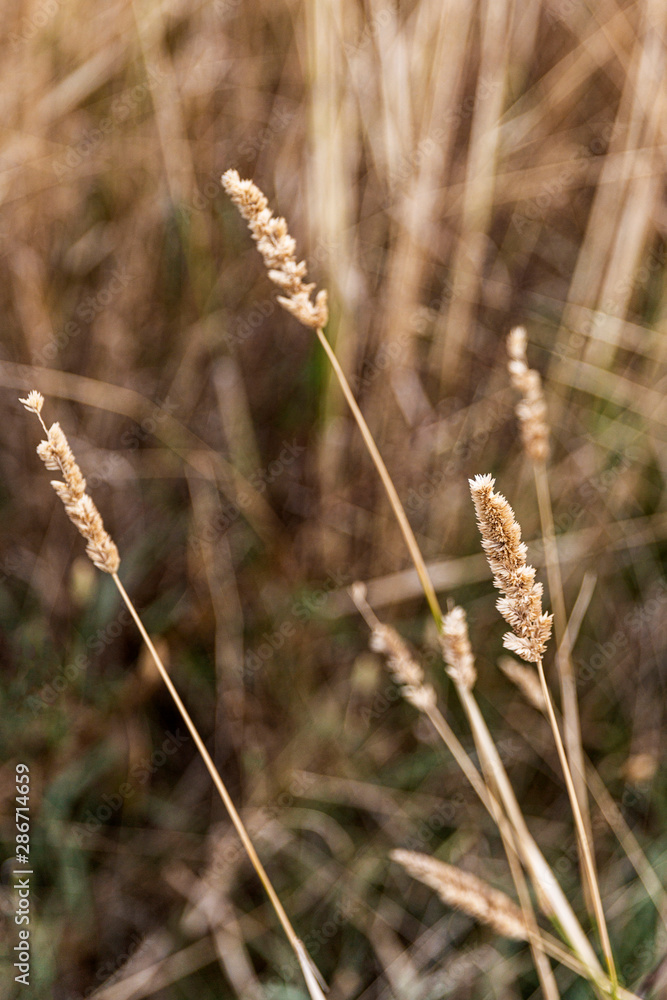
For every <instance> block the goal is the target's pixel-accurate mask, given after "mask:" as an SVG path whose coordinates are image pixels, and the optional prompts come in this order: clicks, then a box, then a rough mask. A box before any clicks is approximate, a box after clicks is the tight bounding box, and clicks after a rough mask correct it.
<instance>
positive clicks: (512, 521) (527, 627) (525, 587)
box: [469, 476, 552, 663]
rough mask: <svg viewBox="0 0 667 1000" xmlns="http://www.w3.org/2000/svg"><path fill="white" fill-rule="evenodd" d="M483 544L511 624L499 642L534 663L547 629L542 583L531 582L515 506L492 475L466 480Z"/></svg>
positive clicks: (503, 612) (503, 611)
mask: <svg viewBox="0 0 667 1000" xmlns="http://www.w3.org/2000/svg"><path fill="white" fill-rule="evenodd" d="M469 483H470V492H471V493H472V499H473V503H474V504H475V511H476V513H477V523H478V525H479V530H480V532H481V535H482V548H483V549H484V551H485V552H486V558H487V560H488V562H489V566H490V567H491V572H492V573H493V582H494V585H495V586H496V587H497V588H498V590H500V591H501V593H502V594H503V595H504V596H503V597H501V598H499V599H498V602H497V605H496V606H497V608H498V611H499V612H500V613H501V615H502V616H503V618H504V619H505V621H506V622H507V623H508V625H510V626H511V627H512V629H513V632H508V633H506V634H505V636H504V637H503V645H504V646H505V648H506V649H509V650H511V651H512V652H514V653H516V654H517V656H520V657H521V658H522V659H523V660H529V661H531V662H533V663H537V661H538V660H539V659H540V658H541V656H542V654H543V653H544V650H545V649H546V644H547V641H548V639H549V636H550V635H551V618H552V616H551V615H549V614H544V613H543V612H542V584H541V583H535V582H534V581H535V570H534V568H533V567H532V566H528V565H527V564H526V546H525V544H524V543H523V542H522V541H521V528H520V527H519V525H518V524H517V521H516V518H515V516H514V511H513V510H512V508H511V507H510V505H509V503H508V502H507V500H506V499H505V497H504V496H503V495H502V494H501V493H494V492H493V487H494V485H495V480H494V479H493V478H492V477H491V476H475V478H474V479H470V480H469Z"/></svg>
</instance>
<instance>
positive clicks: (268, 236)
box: [223, 171, 602, 982]
mask: <svg viewBox="0 0 667 1000" xmlns="http://www.w3.org/2000/svg"><path fill="white" fill-rule="evenodd" d="M223 186H224V187H225V190H226V191H227V193H228V194H229V196H230V197H231V198H232V200H233V201H234V202H235V203H236V204H237V206H238V208H239V210H240V211H241V214H242V215H243V216H244V218H246V219H247V221H248V222H249V226H250V230H251V233H252V235H253V238H255V240H256V241H257V243H258V246H259V243H260V239H264V244H263V246H264V248H267V247H268V246H270V243H271V240H272V239H274V236H273V233H272V231H271V229H270V228H267V226H268V224H269V222H270V220H271V218H272V216H271V213H270V211H269V209H268V205H267V203H266V199H265V197H264V195H263V194H262V192H261V191H259V189H258V188H256V186H255V185H254V184H252V182H251V181H241V179H240V178H239V175H238V173H237V172H236V171H227V173H226V174H224V175H223ZM251 191H252V193H250V192H251ZM251 222H252V223H254V225H253V224H251ZM279 228H280V236H281V238H283V237H284V236H286V235H287V233H286V229H284V228H283V227H282V225H281V226H280V227H279ZM260 252H263V251H261V250H260ZM285 254H286V256H287V257H289V259H290V260H293V259H294V256H293V255H294V245H293V242H290V243H289V244H285ZM265 260H266V258H265ZM274 270H275V268H273V267H272V266H270V268H269V274H270V277H271V278H272V280H276V279H275V276H274V274H273V271H274ZM304 275H305V268H302V267H299V273H298V275H296V277H297V278H298V279H299V280H301V281H302V280H303V276H304ZM287 277H289V278H290V280H292V279H293V278H294V272H293V271H290V272H289V273H288V275H287ZM277 283H278V284H279V285H281V287H283V286H282V284H281V281H278V282H277ZM310 291H311V289H308V291H307V293H306V295H307V297H308V299H309V295H310ZM320 301H321V302H322V301H325V300H320ZM298 302H299V303H301V304H302V305H303V304H304V299H303V297H299V299H298ZM281 304H282V305H286V303H285V302H282V303H281ZM316 305H317V299H316ZM310 307H311V308H307V309H305V313H304V315H305V317H306V319H307V320H308V322H306V324H305V325H306V326H310V327H313V325H314V316H313V314H312V311H311V310H312V309H313V308H315V307H313V305H312V303H310ZM304 308H305V307H304ZM290 312H292V313H294V314H295V315H297V316H298V311H297V309H296V308H290ZM299 318H300V317H299ZM302 322H303V319H302ZM316 333H317V337H318V339H319V341H320V343H321V344H322V347H323V349H324V351H325V353H326V355H327V357H328V359H329V361H330V363H331V366H332V368H333V370H334V373H335V375H336V377H337V379H338V382H339V384H340V387H341V390H342V392H343V394H344V396H345V398H346V400H347V402H348V405H349V407H350V410H351V412H352V415H353V416H354V419H355V420H356V422H357V425H358V427H359V430H360V432H361V435H362V437H363V440H364V443H365V445H366V447H367V449H368V453H369V455H370V456H371V459H372V461H373V463H374V465H375V467H376V469H377V471H378V474H379V476H380V479H381V481H382V484H383V486H384V488H385V490H386V493H387V496H388V497H389V501H390V503H391V506H392V510H393V511H394V515H395V517H396V520H397V522H398V524H399V527H400V529H401V532H402V534H403V537H404V539H405V543H406V545H407V548H408V551H409V553H410V556H411V558H412V561H413V564H414V566H415V569H416V571H417V575H418V577H419V580H420V583H421V585H422V589H423V591H424V595H425V597H426V600H427V602H428V605H429V608H430V610H431V614H432V615H433V618H434V620H435V623H436V626H437V628H438V631H439V632H440V631H442V622H443V614H442V610H441V608H440V605H439V602H438V598H437V595H436V593H435V589H434V587H433V583H432V581H431V578H430V576H429V573H428V570H427V567H426V563H425V562H424V558H423V556H422V554H421V550H420V549H419V546H418V544H417V540H416V538H415V536H414V532H413V531H412V528H411V526H410V523H409V521H408V518H407V515H406V513H405V509H404V508H403V505H402V503H401V501H400V498H399V496H398V493H397V491H396V488H395V486H394V484H393V482H392V479H391V476H390V475H389V472H388V470H387V467H386V465H385V463H384V461H383V459H382V456H381V454H380V451H379V449H378V447H377V445H376V443H375V440H374V438H373V435H372V434H371V431H370V428H369V427H368V424H367V423H366V420H365V419H364V416H363V414H362V413H361V410H360V408H359V406H358V404H357V401H356V399H355V398H354V394H353V393H352V390H351V388H350V385H349V382H348V380H347V378H346V376H345V373H344V372H343V369H342V368H341V365H340V363H339V361H338V359H337V357H336V355H335V353H334V351H333V348H332V347H331V345H330V344H329V342H328V340H327V339H326V337H325V336H324V332H323V330H322V328H321V327H317V328H316ZM455 687H456V691H457V694H458V696H459V698H460V699H461V703H462V705H463V707H464V710H465V712H466V715H467V717H468V721H469V723H470V726H471V729H472V731H473V735H474V738H475V742H476V744H477V749H478V752H479V753H480V754H483V755H484V756H485V757H486V758H487V760H488V766H489V768H490V769H491V771H492V772H493V775H494V781H495V783H496V787H497V789H498V793H499V796H500V798H501V801H502V805H503V807H504V809H505V811H506V813H507V817H508V819H509V821H510V823H511V825H512V826H513V828H514V829H515V831H516V836H517V844H519V845H520V849H521V852H522V858H523V860H524V863H525V864H526V865H527V867H528V870H529V871H530V873H531V877H532V879H533V883H534V885H535V888H536V891H537V892H538V894H540V897H541V900H542V902H545V901H546V900H547V899H548V900H549V903H550V906H551V908H552V909H551V914H552V916H554V917H557V919H558V921H559V923H560V927H561V930H562V933H563V934H564V935H565V937H566V938H567V940H568V942H569V943H570V945H571V946H572V947H573V948H574V949H575V951H576V952H577V954H578V955H579V957H580V959H581V961H582V962H583V964H584V965H585V967H586V968H587V970H588V977H589V978H590V979H591V981H593V982H595V981H598V979H599V975H600V974H601V971H602V970H601V968H600V966H599V963H598V961H597V958H596V956H595V952H594V951H593V949H592V948H591V946H590V943H589V942H588V939H587V938H586V935H585V934H584V932H583V930H582V928H581V925H580V924H579V921H578V920H577V918H576V916H575V914H574V912H573V910H572V908H571V906H570V904H569V903H568V901H567V899H566V897H565V894H564V893H563V891H562V889H561V888H560V885H559V884H558V882H557V880H556V878H555V876H554V875H553V872H552V871H551V869H550V868H549V866H548V865H547V863H546V861H545V860H544V857H543V856H542V853H541V852H540V850H539V848H538V847H537V844H536V843H535V841H534V840H533V838H532V836H531V835H530V833H529V831H528V827H527V825H526V823H525V820H524V818H523V815H522V813H521V809H520V808H519V804H518V802H517V800H516V796H515V795H514V791H513V789H512V786H511V784H510V781H509V779H508V777H507V774H506V772H505V769H504V767H503V764H502V761H501V759H500V756H499V754H498V751H497V749H496V747H495V744H494V742H493V739H492V737H491V734H490V732H489V730H488V727H487V725H486V722H485V720H484V717H483V715H482V713H481V711H480V709H479V706H478V704H477V701H476V700H475V697H474V695H473V694H472V692H471V691H470V690H468V689H467V688H466V687H465V686H464V685H460V684H456V682H455ZM432 711H433V713H434V720H435V721H433V720H432V721H433V724H434V725H435V726H436V729H438V731H439V732H442V733H443V734H447V735H446V737H445V736H444V735H443V738H446V740H449V741H450V743H449V744H448V745H450V744H451V745H452V746H455V745H456V742H458V741H456V737H454V734H453V733H451V730H450V732H449V733H447V730H448V729H449V727H448V726H447V723H446V722H445V720H444V718H443V717H442V716H441V715H440V713H438V712H437V708H435V709H433V710H432ZM435 713H437V715H440V718H438V717H437V715H435ZM429 717H430V716H429ZM439 727H440V728H439ZM452 737H453V739H452ZM461 749H462V748H461ZM466 756H467V755H465V751H463V757H462V758H459V757H456V759H457V762H459V763H460V762H461V761H462V760H464V759H466ZM463 766H464V767H465V765H463ZM474 770H475V774H476V776H477V781H479V780H480V779H479V774H478V772H477V771H476V769H474ZM470 779H471V780H472V781H474V780H475V777H474V776H473V775H472V774H471V775H470Z"/></svg>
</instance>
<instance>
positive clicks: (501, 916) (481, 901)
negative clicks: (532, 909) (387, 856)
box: [391, 850, 528, 941]
mask: <svg viewBox="0 0 667 1000" xmlns="http://www.w3.org/2000/svg"><path fill="white" fill-rule="evenodd" d="M391 857H392V859H393V860H394V861H397V862H398V863H399V864H400V865H402V866H403V867H404V868H405V870H406V871H407V873H408V874H409V875H411V876H412V877H413V878H416V879H418V880H419V881H420V882H423V883H424V885H427V886H429V888H431V889H433V890H434V891H435V892H437V894H438V895H439V896H440V898H441V899H442V901H443V902H444V903H446V904H447V905H448V906H453V907H455V908H456V909H458V910H463V912H464V913H467V914H468V915H469V916H471V917H473V918H474V919H475V920H479V921H480V922H481V923H483V924H487V926H489V927H491V928H493V930H494V931H496V933H497V934H501V935H502V936H503V937H507V938H513V939H514V940H517V941H527V940H528V932H527V930H526V923H525V921H524V919H523V914H522V913H521V910H520V909H519V907H518V906H517V905H516V903H514V902H513V901H512V900H511V899H510V898H509V896H506V895H505V893H504V892H501V891H500V890H499V889H494V888H493V886H490V885H489V884H488V883H487V882H484V881H483V880H482V879H480V878H477V876H476V875H472V874H471V873H470V872H464V871H462V870H461V869H460V868H456V867H455V866H454V865H448V864H446V863H445V862H444V861H438V859H437V858H431V857H429V856H428V855H427V854H420V853H419V852H417V851H404V850H396V851H392V852H391Z"/></svg>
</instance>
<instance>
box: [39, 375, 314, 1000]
mask: <svg viewBox="0 0 667 1000" xmlns="http://www.w3.org/2000/svg"><path fill="white" fill-rule="evenodd" d="M21 402H22V403H23V405H24V406H25V408H26V409H27V410H29V411H31V412H32V413H35V414H36V415H37V416H38V418H39V421H40V423H41V425H42V428H43V430H44V432H45V434H46V440H45V441H42V442H40V444H39V445H38V446H37V454H38V455H39V457H40V458H41V459H42V461H43V462H44V464H45V465H46V468H47V469H51V470H60V472H61V473H62V475H63V479H64V480H65V482H64V483H60V482H55V481H54V482H52V483H51V485H52V486H53V488H54V489H55V491H56V493H57V494H58V496H59V497H60V499H61V500H62V501H63V504H64V506H65V511H66V513H67V516H68V517H69V519H70V521H71V522H72V523H73V524H74V525H75V527H76V528H77V529H78V530H79V532H80V533H81V534H82V535H83V537H84V538H85V540H86V543H87V544H86V552H87V554H88V556H89V558H90V560H91V562H92V563H93V564H94V565H95V566H96V567H97V568H98V569H101V570H103V571H104V572H105V573H109V574H110V575H111V577H112V579H113V581H114V583H115V585H116V587H117V588H118V592H119V593H120V596H121V597H122V599H123V601H124V602H125V604H126V606H127V609H128V611H129V612H130V614H131V615H132V618H133V619H134V621H135V623H136V626H137V628H138V629H139V632H140V633H141V637H142V639H143V641H144V642H145V643H146V647H147V648H148V650H149V652H150V655H151V656H152V658H153V662H154V663H155V666H156V667H157V669H158V672H159V674H160V677H161V678H162V680H163V681H164V684H165V685H166V687H167V690H168V691H169V694H170V695H171V697H172V699H173V701H174V704H175V705H176V708H177V709H178V712H179V714H180V716H181V718H182V719H183V722H184V723H185V725H186V726H187V728H188V730H189V731H190V734H191V736H192V738H193V740H194V742H195V745H196V747H197V750H198V751H199V753H200V754H201V757H202V760H203V761H204V764H205V765H206V769H207V771H208V772H209V774H210V776H211V778H212V780H213V784H214V785H215V788H216V790H217V791H218V794H219V795H220V798H221V799H222V802H223V804H224V806H225V809H226V810H227V812H228V814H229V818H230V819H231V821H232V823H233V824H234V827H235V829H236V832H237V833H238V835H239V838H240V840H241V843H242V844H243V848H244V850H245V852H246V854H247V856H248V858H249V859H250V862H251V864H252V866H253V868H254V869H255V871H256V872H257V875H258V877H259V880H260V881H261V883H262V885H263V886H264V889H265V891H266V894H267V896H268V897H269V899H270V901H271V905H272V906H273V908H274V910H275V912H276V915H277V917H278V919H279V921H280V923H281V925H282V928H283V930H284V931H285V934H286V936H287V939H288V941H289V943H290V945H291V947H292V948H293V950H294V954H295V956H296V958H297V961H298V963H299V965H300V967H301V970H302V972H303V975H304V979H305V980H306V985H307V987H308V992H309V995H310V996H311V997H312V998H313V1000H324V994H323V993H322V989H321V987H322V985H324V982H323V980H322V977H321V975H320V974H319V972H318V970H317V969H316V967H315V965H314V964H313V962H312V959H311V958H310V956H309V955H308V953H307V951H306V949H305V948H304V945H303V942H302V941H300V940H299V938H298V936H297V934H296V932H295V930H294V928H293V927H292V924H291V922H290V920H289V917H288V916H287V914H286V912H285V909H284V907H283V905H282V903H281V901H280V898H279V896H278V894H277V892H276V890H275V889H274V887H273V884H272V882H271V880H270V878H269V876H268V875H267V873H266V869H265V868H264V865H263V864H262V862H261V861H260V858H259V855H258V854H257V851H256V850H255V846H254V844H253V842H252V840H251V838H250V835H249V833H248V831H247V829H246V827H245V825H244V823H243V820H242V819H241V817H240V815H239V812H238V810H237V808H236V806H235V805H234V802H233V800H232V798H231V796H230V794H229V792H228V791H227V786H226V785H225V783H224V781H223V780H222V777H221V776H220V772H219V771H218V768H217V767H216V766H215V764H214V762H213V759H212V757H211V755H210V753H209V752H208V750H207V749H206V745H205V743H204V741H203V740H202V738H201V736H200V734H199V730H198V729H197V727H196V725H195V724H194V722H193V721H192V717H191V716H190V713H189V712H188V710H187V708H186V707H185V705H184V704H183V701H182V699H181V696H180V695H179V693H178V691H177V690H176V687H175V685H174V683H173V681H172V679H171V677H170V676H169V674H168V672H167V669H166V667H165V665H164V663H163V662H162V658H161V657H160V654H159V653H158V651H157V649H156V648H155V644H154V643H153V641H152V640H151V638H150V636H149V634H148V632H147V631H146V628H145V626H144V624H143V622H142V620H141V618H140V617H139V615H138V613H137V610H136V608H135V606H134V604H133V602H132V599H131V598H130V596H129V594H128V593H127V591H126V589H125V587H124V586H123V584H122V583H121V580H120V578H119V576H118V569H119V567H120V557H119V555H118V548H117V547H116V544H115V543H114V541H113V540H112V539H111V537H110V536H109V534H108V533H107V532H106V531H105V530H104V525H103V523H102V518H101V516H100V514H99V511H98V510H97V507H96V506H95V503H94V501H93V500H92V498H91V497H90V496H89V495H88V494H87V493H86V481H85V479H84V478H83V476H82V474H81V470H80V468H79V466H78V465H77V463H76V460H75V458H74V455H73V453H72V449H71V448H70V446H69V443H68V441H67V438H66V436H65V434H64V432H63V430H62V428H61V427H60V425H59V424H57V423H55V424H52V425H51V427H49V428H47V427H46V425H45V423H44V420H43V418H42V415H41V414H42V408H43V405H44V397H43V396H42V395H41V393H39V392H37V391H36V390H31V391H30V393H29V394H28V396H27V397H26V398H25V399H21Z"/></svg>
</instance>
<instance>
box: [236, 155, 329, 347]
mask: <svg viewBox="0 0 667 1000" xmlns="http://www.w3.org/2000/svg"><path fill="white" fill-rule="evenodd" d="M222 186H223V188H224V189H225V191H226V192H227V194H228V195H229V197H230V198H231V199H232V201H233V202H234V204H235V205H236V206H237V208H238V210H239V212H240V213H241V215H242V216H243V218H244V219H245V220H246V222H247V223H248V228H249V229H250V233H251V235H252V238H253V239H254V240H255V242H256V243H257V249H258V250H259V252H260V254H261V255H262V259H263V261H264V265H265V267H266V269H267V271H268V272H269V278H270V279H271V281H273V282H274V283H275V284H276V285H278V287H279V288H280V289H281V291H282V292H284V293H285V294H284V295H279V296H278V302H279V303H280V304H281V306H283V308H284V309H286V310H287V311H288V312H291V313H292V314H293V315H294V316H296V318H297V319H298V320H299V322H301V323H303V324H304V326H310V327H312V328H313V329H315V330H317V329H322V328H323V327H325V326H326V324H327V322H328V319H329V311H328V308H327V293H326V291H320V292H318V293H317V295H316V296H315V302H312V301H311V298H310V296H311V293H312V292H313V290H314V288H315V285H314V284H311V283H306V282H304V278H305V276H306V262H305V261H303V260H302V261H298V262H297V260H296V256H295V253H296V241H295V240H294V239H293V238H292V237H291V236H290V234H289V232H288V229H287V223H286V221H285V219H283V218H280V217H274V215H273V213H272V212H271V209H270V208H269V203H268V200H267V198H266V196H265V195H264V194H263V192H262V191H260V189H259V188H258V187H257V185H256V184H254V183H253V182H252V181H249V180H242V179H241V177H240V176H239V174H238V171H236V170H227V171H226V172H225V173H224V174H223V175H222Z"/></svg>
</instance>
